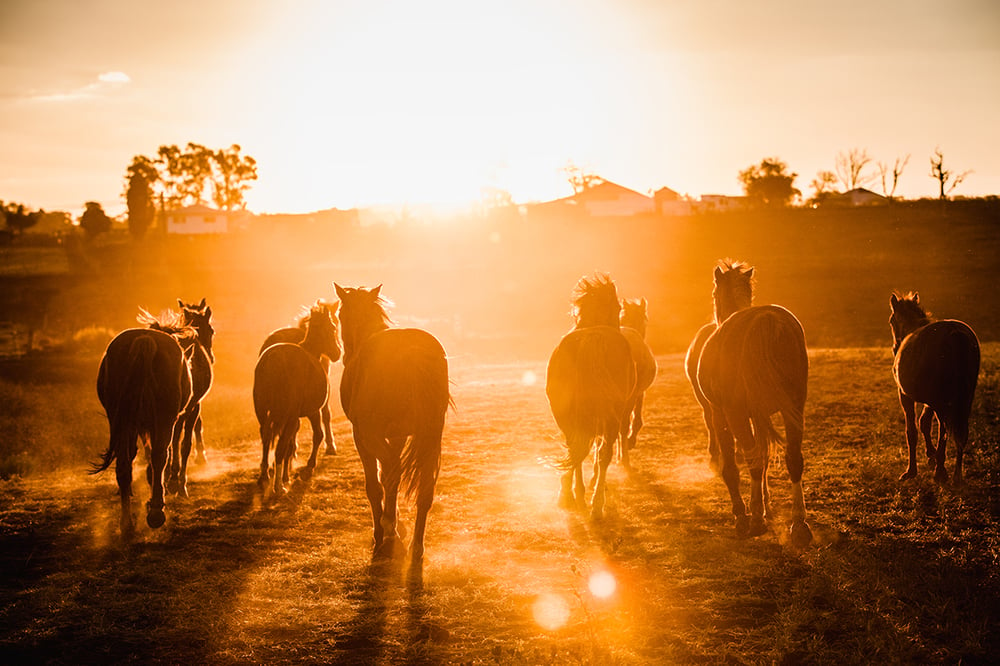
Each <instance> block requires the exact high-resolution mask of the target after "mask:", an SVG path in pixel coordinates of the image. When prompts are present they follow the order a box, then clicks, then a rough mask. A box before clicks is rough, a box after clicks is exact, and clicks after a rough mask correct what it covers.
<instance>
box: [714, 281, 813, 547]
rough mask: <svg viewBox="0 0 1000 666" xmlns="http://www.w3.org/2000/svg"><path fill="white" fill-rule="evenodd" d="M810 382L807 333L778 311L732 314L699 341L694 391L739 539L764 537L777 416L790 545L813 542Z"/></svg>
mask: <svg viewBox="0 0 1000 666" xmlns="http://www.w3.org/2000/svg"><path fill="white" fill-rule="evenodd" d="M718 277H719V276H718V272H717V273H716V278H718ZM721 296H722V295H721V294H720V293H719V290H718V289H717V290H716V312H720V311H721V310H722V304H721V303H720V302H719V301H720V297H721ZM808 379H809V358H808V356H807V353H806V341H805V333H804V332H803V331H802V325H801V324H800V323H799V321H798V319H796V318H795V316H794V315H793V314H792V313H791V312H789V311H788V310H786V309H785V308H783V307H781V306H778V305H758V306H751V307H749V308H745V309H742V310H738V311H737V312H734V313H733V314H732V315H730V316H729V317H728V318H726V319H725V321H723V322H722V323H721V324H719V326H718V328H717V329H716V330H715V332H714V333H712V334H711V335H710V336H709V337H708V339H707V340H706V341H705V345H704V348H703V349H702V352H701V356H700V358H699V360H698V373H697V381H698V387H699V389H700V390H701V392H702V393H703V394H704V396H705V398H706V399H707V400H708V402H709V403H710V405H711V412H712V423H713V427H714V429H715V435H716V438H717V440H718V445H719V454H720V459H721V473H722V478H723V480H724V481H725V482H726V487H727V488H728V489H729V495H730V499H731V500H732V504H733V515H734V516H735V518H736V532H737V535H738V536H740V537H744V536H753V535H758V534H762V533H764V532H765V531H766V529H767V524H766V522H765V511H766V512H767V514H768V515H770V513H771V512H770V506H769V505H770V496H769V493H768V491H767V467H768V462H769V459H770V455H771V444H772V443H773V442H777V441H779V440H780V436H779V435H778V433H777V431H776V430H775V428H774V425H773V424H772V423H771V415H772V414H774V413H776V412H777V413H780V414H781V416H782V419H783V421H784V425H785V440H786V442H785V464H786V466H787V467H788V475H789V477H790V479H791V482H792V523H791V529H790V534H791V539H792V543H793V544H794V545H795V546H797V547H804V546H806V545H808V544H809V542H810V541H812V531H811V530H810V529H809V526H808V525H807V524H806V520H805V518H806V509H805V500H804V498H803V494H802V469H803V463H802V434H803V430H804V418H803V417H804V412H805V403H806V385H807V383H808ZM734 437H735V441H734ZM737 446H738V447H739V449H740V451H741V452H742V454H743V457H744V459H745V460H746V461H747V463H748V466H749V468H750V480H751V481H750V516H749V518H748V517H747V514H746V505H745V504H744V503H743V497H742V496H741V494H740V472H739V467H738V465H737V461H736V447H737Z"/></svg>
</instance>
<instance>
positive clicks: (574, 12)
mask: <svg viewBox="0 0 1000 666" xmlns="http://www.w3.org/2000/svg"><path fill="white" fill-rule="evenodd" d="M998 109H1000V4H998V3H996V2H994V1H993V0H954V1H952V2H947V3H945V2H939V1H934V2H931V1H928V0H889V1H885V2H874V3H873V2H867V1H866V2H860V1H856V0H846V1H844V2H840V3H829V2H813V1H802V2H797V3H788V2H784V1H781V0H759V1H758V2H754V3H748V2H742V1H730V0H700V1H695V0H677V1H673V2H668V1H661V0H582V1H576V2H568V1H565V0H563V1H558V2H557V1H555V0H504V1H502V2H498V1H495V0H494V1H491V2H473V1H470V0H465V1H463V0H429V1H425V2H380V1H377V0H371V1H363V0H362V1H353V0H351V1H343V0H290V1H285V2H266V1H263V0H258V1H241V0H226V1H219V0H200V1H191V0H181V1H179V2H170V3H145V2H134V1H131V0H128V1H127V0H92V1H89V2H76V1H74V0H64V1H57V0H3V2H0V146H2V150H0V199H2V200H4V201H18V202H23V203H25V204H27V205H28V206H30V207H32V208H36V207H43V208H46V209H48V210H54V209H61V210H68V211H71V212H73V213H74V214H77V213H78V212H79V210H81V209H82V208H83V203H84V202H85V201H88V200H97V201H100V202H102V203H103V204H104V205H105V208H106V209H108V210H109V212H118V211H120V210H121V209H123V206H124V205H123V202H122V200H121V192H122V190H123V178H124V172H125V168H126V167H127V165H128V163H129V162H130V161H131V158H132V157H133V156H134V155H136V154H145V155H154V154H155V152H156V149H157V147H158V146H160V145H162V144H179V145H184V144H186V143H187V142H189V141H194V142H196V143H201V144H203V145H206V146H209V147H212V148H222V147H226V146H229V145H230V144H232V143H238V144H240V145H241V146H242V147H243V150H244V152H245V153H246V154H249V155H252V156H253V157H254V158H256V159H257V161H258V164H259V175H260V178H259V180H258V181H257V183H256V184H255V185H254V187H253V189H252V190H251V191H250V193H249V195H248V200H249V205H250V208H251V209H252V210H254V211H256V212H305V211H311V210H318V209H323V208H329V207H333V206H336V207H341V208H346V207H351V206H357V205H371V204H378V203H395V204H399V203H406V202H410V203H424V202H443V203H455V202H464V201H473V200H475V199H477V198H478V197H479V195H480V189H481V188H482V187H483V186H491V187H499V188H502V189H506V190H509V191H510V192H511V193H512V194H513V196H514V198H515V200H517V201H519V202H526V201H532V200H543V199H548V198H555V197H559V196H564V195H566V194H568V193H569V186H568V185H567V183H566V181H565V178H564V176H563V175H562V174H561V173H560V168H561V167H562V166H564V165H566V163H567V162H570V161H572V162H574V163H576V164H578V165H581V166H583V167H584V168H587V169H588V170H591V171H593V172H596V173H598V174H600V175H602V176H604V177H605V178H608V179H611V180H614V181H616V182H618V183H621V184H623V185H625V186H627V187H631V188H633V189H636V190H639V191H642V192H645V191H648V190H650V189H656V188H659V187H662V186H668V187H670V188H672V189H674V190H677V191H678V192H681V193H688V194H691V195H693V196H698V195H701V194H705V193H720V194H739V193H740V186H739V183H738V181H737V173H738V172H739V171H740V170H741V169H744V168H746V167H747V166H749V165H751V164H754V163H757V162H759V161H760V160H761V159H762V158H764V157H768V156H777V157H779V158H781V159H783V160H784V161H786V162H787V163H788V165H789V167H790V169H791V170H792V171H794V172H796V173H798V174H799V177H798V179H797V180H796V185H797V186H798V187H799V188H800V189H801V190H802V191H803V192H804V193H806V194H808V193H809V187H808V186H809V182H810V181H811V180H812V179H813V177H815V175H816V172H817V171H819V170H823V169H826V170H832V169H833V166H834V159H835V157H836V155H837V153H838V152H846V151H848V150H850V149H852V148H862V149H865V150H867V152H868V153H869V155H871V157H872V158H873V159H874V160H881V161H884V162H888V163H890V164H891V163H892V162H893V161H894V160H895V159H896V158H897V157H904V156H906V155H908V154H909V155H910V156H911V157H910V162H909V165H908V166H907V168H906V171H905V172H904V174H903V176H902V179H901V181H900V186H899V190H898V192H897V194H901V195H902V196H905V197H919V196H935V195H936V194H937V189H936V182H935V181H934V180H933V179H932V178H931V177H930V176H929V157H930V155H931V154H932V152H933V151H934V149H935V147H937V146H940V148H941V150H942V152H943V153H944V156H945V162H946V166H948V165H949V164H950V166H952V167H953V168H954V169H955V170H956V171H964V170H968V169H971V170H972V171H973V173H972V174H970V175H969V176H968V177H967V179H966V181H965V182H964V183H963V184H962V185H961V186H960V187H959V189H958V190H956V192H955V193H956V194H967V195H983V194H996V193H1000V122H998V120H997V118H998V116H997V110H998ZM871 189H873V190H875V191H881V187H880V185H879V184H878V183H877V182H876V183H873V184H872V185H871Z"/></svg>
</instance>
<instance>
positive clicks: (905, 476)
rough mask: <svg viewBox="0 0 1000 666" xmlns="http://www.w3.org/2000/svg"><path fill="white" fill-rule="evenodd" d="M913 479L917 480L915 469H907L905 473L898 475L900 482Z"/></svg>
mask: <svg viewBox="0 0 1000 666" xmlns="http://www.w3.org/2000/svg"><path fill="white" fill-rule="evenodd" d="M915 478H917V470H916V469H907V470H906V471H905V472H903V473H902V474H900V475H899V480H900V481H906V480H907V479H915Z"/></svg>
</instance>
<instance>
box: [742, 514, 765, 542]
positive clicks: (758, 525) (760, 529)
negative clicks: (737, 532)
mask: <svg viewBox="0 0 1000 666" xmlns="http://www.w3.org/2000/svg"><path fill="white" fill-rule="evenodd" d="M766 533H767V522H766V521H765V520H764V519H763V518H761V517H760V516H751V518H750V527H749V528H748V529H747V536H752V537H755V536H760V535H761V534H766Z"/></svg>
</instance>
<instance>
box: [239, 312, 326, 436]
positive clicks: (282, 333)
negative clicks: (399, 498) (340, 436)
mask: <svg viewBox="0 0 1000 666" xmlns="http://www.w3.org/2000/svg"><path fill="white" fill-rule="evenodd" d="M319 305H322V306H323V307H325V308H326V309H327V311H328V312H329V314H330V318H331V319H334V321H336V313H337V303H323V302H322V301H320V302H319ZM308 326H309V313H308V312H306V314H305V315H304V316H302V317H299V321H298V324H297V325H295V326H286V327H284V328H279V329H275V330H273V331H271V332H270V333H269V334H268V336H267V337H266V338H265V339H264V343H263V344H262V345H261V346H260V351H259V352H258V353H257V355H258V356H260V354H263V353H264V350H265V349H267V348H268V347H270V346H271V345H273V344H277V343H279V342H290V343H295V344H298V343H301V342H302V340H303V339H305V336H306V329H307V328H308ZM338 360H340V347H337V354H336V356H334V357H333V358H331V357H329V356H327V355H326V354H322V355H320V357H319V364H320V365H321V366H322V367H323V372H325V373H326V375H327V381H328V382H329V376H330V365H331V364H332V363H334V362H336V361H338ZM331 393H332V391H328V392H327V399H326V402H325V403H323V408H322V409H320V421H322V423H323V441H324V442H326V448H325V449H324V451H323V452H324V453H325V454H326V455H336V454H337V444H336V442H335V441H334V439H333V426H332V424H331V422H332V415H331V413H330V394H331Z"/></svg>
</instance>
